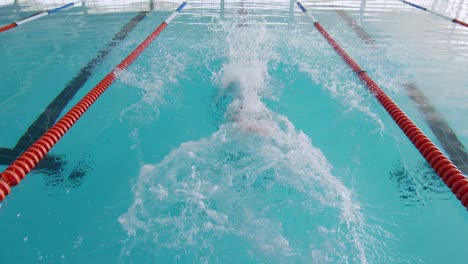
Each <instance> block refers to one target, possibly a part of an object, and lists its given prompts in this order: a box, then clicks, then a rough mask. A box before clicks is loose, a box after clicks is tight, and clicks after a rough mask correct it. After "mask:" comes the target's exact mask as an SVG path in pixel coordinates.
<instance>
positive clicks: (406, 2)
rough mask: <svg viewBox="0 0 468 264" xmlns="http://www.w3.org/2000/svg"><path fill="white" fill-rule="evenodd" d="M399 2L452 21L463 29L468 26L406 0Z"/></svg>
mask: <svg viewBox="0 0 468 264" xmlns="http://www.w3.org/2000/svg"><path fill="white" fill-rule="evenodd" d="M399 1H400V2H402V3H405V4H407V5H410V6H412V7H415V8H417V9H420V10H422V11H426V12H428V13H431V14H433V15H436V16H438V17H441V18H443V19H446V20H449V21H452V22H453V23H456V24H459V25H462V26H464V27H468V24H467V23H466V22H463V21H461V20H458V19H457V18H451V17H449V16H446V15H443V14H440V13H437V12H434V11H432V10H430V9H427V8H425V7H423V6H420V5H417V4H414V3H411V2H408V1H406V0H399Z"/></svg>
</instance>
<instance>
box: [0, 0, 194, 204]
mask: <svg viewBox="0 0 468 264" xmlns="http://www.w3.org/2000/svg"><path fill="white" fill-rule="evenodd" d="M186 5H187V3H186V2H185V1H184V2H183V3H182V4H181V5H180V6H179V7H178V8H177V9H176V11H174V12H173V13H172V14H171V15H170V16H169V17H168V18H167V19H166V20H165V21H164V22H162V23H161V24H160V25H159V26H158V28H156V30H155V31H154V32H153V33H151V34H150V35H149V36H148V37H147V38H146V39H145V40H144V41H143V42H142V43H141V44H140V45H139V46H138V47H137V48H136V49H135V50H134V51H132V52H131V53H130V54H129V55H128V56H127V57H126V58H125V59H124V60H123V61H122V62H120V64H119V65H117V66H116V67H115V68H114V69H113V70H112V71H111V72H110V73H109V74H107V75H106V76H105V77H104V79H102V80H101V81H100V82H99V83H98V84H97V85H96V86H95V87H94V88H93V89H92V90H91V91H90V92H89V93H88V94H86V95H85V96H84V97H83V98H82V99H81V100H80V101H79V102H78V103H77V104H76V105H75V106H73V108H72V109H71V110H70V111H68V112H67V113H66V114H65V115H64V116H63V117H62V118H61V119H60V120H59V121H58V122H57V123H55V124H54V125H53V126H52V127H51V128H50V129H49V130H47V132H46V133H45V134H44V135H42V136H41V137H40V138H39V139H38V140H37V141H36V142H34V144H32V145H31V146H30V147H29V148H28V149H26V151H25V152H24V153H23V154H22V155H21V156H19V157H18V158H17V159H16V160H15V161H14V162H13V163H12V164H11V165H10V166H9V167H8V168H6V170H5V171H3V172H2V173H1V174H0V202H1V201H3V200H4V199H5V197H6V196H7V195H8V194H10V193H11V187H13V186H15V185H17V184H18V183H20V181H21V180H22V179H23V178H24V177H25V176H26V174H28V173H29V172H30V171H31V170H32V169H33V168H34V167H35V166H36V165H37V164H38V163H39V161H40V160H41V159H42V158H44V156H45V155H46V154H47V153H48V152H49V150H50V149H51V148H52V147H53V146H54V145H55V144H56V143H57V142H58V141H59V140H60V139H61V138H62V137H63V135H64V134H65V133H66V132H67V131H68V130H69V129H70V128H71V127H72V126H73V125H74V124H75V123H76V122H77V121H78V119H79V118H80V117H81V116H82V115H83V114H84V112H86V111H87V110H88V109H89V107H90V106H91V105H92V104H93V103H94V102H95V101H96V100H97V99H98V98H99V96H101V95H102V94H103V93H104V92H105V91H106V90H107V88H108V87H109V86H110V85H111V84H112V83H113V82H114V80H115V79H116V77H117V72H121V71H123V70H125V69H127V68H128V66H130V64H132V63H133V61H135V59H136V58H137V57H138V56H139V55H140V54H141V53H142V52H143V51H144V50H145V49H146V48H147V47H148V46H149V45H150V43H151V42H152V41H153V40H154V39H155V38H156V37H157V36H158V35H159V34H160V33H161V32H162V31H163V30H164V29H165V28H166V27H167V25H168V24H169V23H170V22H171V21H172V20H173V19H174V18H175V17H176V16H177V15H178V14H179V13H180V11H182V9H183V8H184V7H185V6H186Z"/></svg>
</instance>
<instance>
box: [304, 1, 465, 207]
mask: <svg viewBox="0 0 468 264" xmlns="http://www.w3.org/2000/svg"><path fill="white" fill-rule="evenodd" d="M297 5H298V6H299V8H301V10H302V11H303V12H304V14H305V15H306V17H307V18H309V19H310V20H311V21H312V23H313V24H314V26H315V28H317V30H318V31H319V32H320V34H322V36H323V37H324V38H325V39H326V40H327V41H328V43H329V44H330V45H331V46H332V47H333V49H334V50H335V51H336V52H337V53H338V54H339V55H340V56H341V57H342V58H343V60H344V61H345V62H346V64H348V66H349V67H350V68H351V69H352V70H353V71H354V72H355V73H356V74H357V75H358V77H359V79H361V81H362V82H364V83H365V84H366V86H367V88H368V89H369V91H371V92H372V94H373V95H374V96H375V97H376V98H377V100H378V101H379V102H380V104H381V105H382V106H383V107H384V108H385V110H386V111H387V112H388V113H389V114H390V116H391V117H392V119H393V120H394V121H395V122H396V123H397V125H398V126H399V127H400V128H401V130H402V131H403V132H404V133H405V135H406V136H407V137H408V139H409V140H411V142H412V143H413V145H414V146H415V147H416V148H417V149H418V151H419V152H420V153H421V155H422V156H423V157H424V158H425V159H426V161H427V162H428V163H429V164H430V165H431V167H432V168H433V169H434V171H435V172H436V173H437V174H438V175H439V177H440V178H441V179H442V181H444V183H445V184H446V185H447V186H448V187H449V188H450V190H451V191H452V192H453V193H454V194H455V196H456V197H457V198H458V199H459V200H460V201H461V203H462V205H463V206H464V207H465V208H467V209H468V179H467V178H466V177H465V176H464V175H463V173H462V172H461V171H460V170H459V169H458V168H457V166H455V164H453V162H452V161H450V159H449V158H447V157H446V156H445V155H444V154H443V153H442V151H440V149H439V148H438V147H437V146H436V145H435V144H434V143H432V141H431V140H430V139H429V138H428V137H427V136H426V135H425V134H424V133H423V132H422V131H421V129H419V128H418V126H416V124H415V123H414V122H413V121H412V120H411V119H410V118H409V117H408V116H407V115H406V114H405V113H404V112H403V110H401V109H400V107H398V105H397V104H396V103H395V102H394V101H393V100H392V99H391V98H390V97H389V96H388V95H387V94H386V93H385V92H384V91H383V90H382V89H381V88H380V87H379V85H378V84H377V83H376V82H375V81H374V80H373V79H372V78H371V77H370V76H369V75H368V74H367V73H366V72H365V71H364V70H362V69H361V67H360V66H359V64H357V63H356V62H355V61H354V60H353V59H352V58H351V57H350V56H349V55H348V54H347V53H346V51H344V49H343V48H341V46H340V45H339V44H338V43H337V42H336V41H335V40H334V39H333V38H332V37H331V36H330V34H328V32H327V31H326V30H325V29H324V28H323V27H322V25H320V23H319V22H317V20H315V18H314V17H313V16H312V15H311V14H310V13H309V12H308V11H307V10H306V9H305V8H304V6H303V5H302V4H301V3H300V2H297Z"/></svg>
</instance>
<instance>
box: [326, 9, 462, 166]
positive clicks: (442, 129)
mask: <svg viewBox="0 0 468 264" xmlns="http://www.w3.org/2000/svg"><path fill="white" fill-rule="evenodd" d="M335 11H336V13H338V15H339V16H340V17H341V18H342V19H343V20H345V21H346V23H347V24H348V26H349V27H350V28H351V29H353V31H354V32H355V33H356V34H357V35H358V36H359V38H361V39H362V40H363V41H364V42H365V43H367V44H374V43H375V41H374V40H373V39H372V37H370V35H369V34H368V33H367V32H366V31H365V30H364V29H363V28H362V27H361V26H359V25H358V24H357V22H356V21H355V20H354V19H353V18H352V17H351V16H349V15H348V14H347V13H346V12H345V11H344V10H335ZM404 87H405V88H406V93H407V94H408V96H409V98H410V99H411V100H412V101H413V102H414V103H415V104H416V106H417V108H418V110H419V112H420V113H421V114H422V115H423V117H424V120H425V121H426V123H427V124H428V125H429V128H430V129H431V131H432V133H433V134H434V135H435V136H436V138H437V139H438V140H439V142H440V143H441V144H442V148H443V149H444V150H445V152H447V154H448V155H449V157H450V159H451V160H452V162H453V163H454V164H455V165H456V166H457V167H458V169H459V170H461V171H462V172H463V174H465V175H468V154H467V153H466V150H465V147H464V146H463V144H462V143H461V142H460V140H459V139H458V137H457V134H455V132H454V131H453V130H452V128H450V125H449V124H448V122H447V121H446V120H445V119H444V118H443V117H442V116H441V115H440V114H439V113H438V112H437V111H436V109H435V108H434V107H433V106H432V105H431V102H430V101H429V99H428V98H427V97H426V95H424V93H423V92H422V91H421V89H419V88H418V87H417V86H416V84H414V83H406V84H404Z"/></svg>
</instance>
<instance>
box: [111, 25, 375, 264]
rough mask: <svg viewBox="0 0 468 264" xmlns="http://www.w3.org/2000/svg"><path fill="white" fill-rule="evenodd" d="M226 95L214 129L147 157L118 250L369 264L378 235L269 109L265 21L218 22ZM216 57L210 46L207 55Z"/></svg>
mask: <svg viewBox="0 0 468 264" xmlns="http://www.w3.org/2000/svg"><path fill="white" fill-rule="evenodd" d="M221 26H222V27H223V29H224V30H225V31H226V34H225V35H226V40H227V43H228V44H229V46H228V48H227V49H226V50H225V51H226V52H225V55H224V56H225V57H226V58H227V62H226V63H225V64H223V65H222V66H221V68H220V69H219V70H218V71H217V72H216V73H215V74H213V78H212V80H213V82H214V83H216V84H217V85H218V86H219V87H220V89H219V94H218V97H217V98H227V101H228V102H229V103H228V105H227V106H226V108H225V109H224V110H225V113H224V121H223V123H222V124H221V125H220V127H219V130H218V131H216V132H215V133H213V134H212V135H211V136H208V137H206V138H203V139H200V140H198V141H190V142H186V143H183V144H182V145H181V146H180V147H179V148H177V149H175V150H173V151H172V152H170V153H169V154H168V155H167V156H166V157H165V158H164V159H163V160H162V161H161V162H159V163H158V164H146V165H143V166H142V167H141V170H140V174H139V175H138V178H137V180H136V182H135V184H134V186H133V193H134V201H133V204H132V205H131V206H130V208H129V209H128V211H127V212H126V213H125V214H123V215H122V216H121V217H120V218H119V221H120V223H121V224H122V227H123V228H124V229H125V230H126V231H127V233H128V239H127V240H126V241H125V244H124V249H123V251H122V257H123V258H126V257H130V258H131V259H132V260H137V259H138V258H139V257H141V258H142V259H145V260H147V261H148V260H150V259H157V260H158V261H160V262H170V261H175V260H178V261H182V262H184V261H187V262H201V263H208V262H220V261H227V262H236V263H240V262H247V263H248V262H271V261H274V262H286V261H287V262H291V261H313V262H318V263H323V262H334V263H350V262H351V263H367V262H368V260H371V259H372V258H373V254H374V253H373V252H374V251H376V250H375V249H376V247H377V242H375V239H374V238H373V237H371V236H370V234H368V232H367V231H366V230H367V227H366V224H365V220H364V219H363V216H362V214H361V212H360V206H359V203H358V202H356V201H355V200H353V194H352V192H351V191H350V190H349V189H348V188H347V187H346V186H344V184H343V183H342V182H341V181H340V179H339V178H338V177H336V176H334V175H332V173H331V170H332V166H331V164H330V163H329V162H328V161H327V159H326V157H325V156H324V155H323V153H322V152H321V151H320V149H318V148H316V147H314V146H313V145H312V142H311V139H310V138H308V137H307V135H305V134H304V133H303V132H301V131H297V130H296V129H295V127H294V125H293V124H292V123H291V122H290V121H289V120H288V118H287V117H286V116H284V115H281V114H278V113H275V112H273V111H271V110H270V109H268V107H267V106H266V105H265V104H264V103H263V102H262V98H263V97H264V96H267V95H269V94H271V89H275V88H274V87H272V85H271V83H272V80H271V79H272V77H271V76H270V75H269V73H268V69H269V65H270V64H272V63H274V61H275V60H277V59H278V58H279V56H278V55H277V54H276V52H275V49H274V47H275V44H277V40H276V39H275V37H274V36H273V35H272V34H271V33H270V32H269V31H268V30H267V29H266V28H265V26H264V25H262V24H261V23H260V24H254V25H250V26H249V27H238V24H235V23H221ZM213 53H214V54H216V53H217V52H213Z"/></svg>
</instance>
